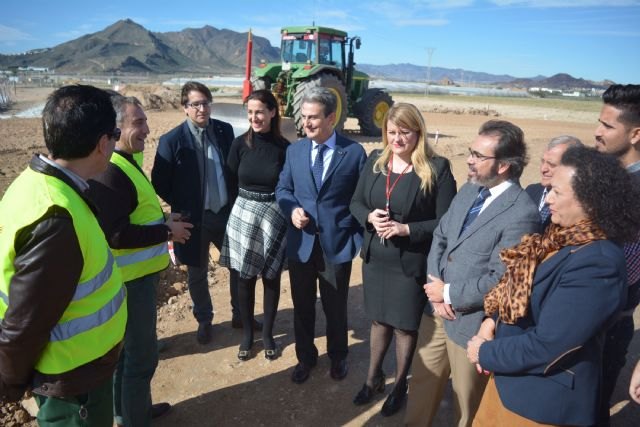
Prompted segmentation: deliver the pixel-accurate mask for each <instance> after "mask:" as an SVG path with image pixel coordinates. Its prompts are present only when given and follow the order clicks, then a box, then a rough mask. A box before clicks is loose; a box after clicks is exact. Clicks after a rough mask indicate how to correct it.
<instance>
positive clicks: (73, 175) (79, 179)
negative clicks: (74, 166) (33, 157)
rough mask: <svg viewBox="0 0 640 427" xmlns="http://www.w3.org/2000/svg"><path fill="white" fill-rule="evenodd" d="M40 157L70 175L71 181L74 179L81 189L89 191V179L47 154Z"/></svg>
mask: <svg viewBox="0 0 640 427" xmlns="http://www.w3.org/2000/svg"><path fill="white" fill-rule="evenodd" d="M38 157H40V160H42V161H43V162H45V163H46V164H48V165H51V166H53V167H54V168H56V169H58V170H59V171H61V172H62V173H64V174H65V175H66V176H68V177H69V179H71V181H73V183H74V184H75V185H77V186H78V188H79V189H80V191H83V192H84V191H87V190H88V189H89V184H87V181H85V180H84V179H83V178H82V177H80V175H78V174H77V173H75V172H72V171H71V170H69V169H67V168H65V167H64V166H60V165H59V164H57V163H56V162H54V161H53V160H51V159H50V158H48V157H47V156H44V155H42V154H39V155H38Z"/></svg>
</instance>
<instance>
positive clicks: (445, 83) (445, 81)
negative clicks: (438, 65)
mask: <svg viewBox="0 0 640 427" xmlns="http://www.w3.org/2000/svg"><path fill="white" fill-rule="evenodd" d="M438 84H439V85H440V86H453V85H455V84H456V83H455V82H454V81H453V80H451V79H450V78H449V77H446V76H445V77H443V78H441V79H440V81H439V82H438Z"/></svg>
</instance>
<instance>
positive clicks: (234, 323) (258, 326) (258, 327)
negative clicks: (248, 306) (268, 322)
mask: <svg viewBox="0 0 640 427" xmlns="http://www.w3.org/2000/svg"><path fill="white" fill-rule="evenodd" d="M231 327H232V328H233V329H242V319H240V318H239V317H232V318H231ZM253 330H254V331H262V322H260V321H259V320H257V319H253Z"/></svg>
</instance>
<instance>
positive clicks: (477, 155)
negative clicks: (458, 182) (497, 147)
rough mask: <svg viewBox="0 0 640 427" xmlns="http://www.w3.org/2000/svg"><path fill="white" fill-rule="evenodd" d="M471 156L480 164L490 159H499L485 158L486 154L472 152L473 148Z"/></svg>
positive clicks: (470, 151)
mask: <svg viewBox="0 0 640 427" xmlns="http://www.w3.org/2000/svg"><path fill="white" fill-rule="evenodd" d="M469 155H470V156H471V158H472V159H473V160H477V161H479V162H482V161H484V160H489V159H497V157H495V156H485V155H484V154H480V153H478V152H477V151H475V150H472V149H471V148H469Z"/></svg>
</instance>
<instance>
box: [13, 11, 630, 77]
mask: <svg viewBox="0 0 640 427" xmlns="http://www.w3.org/2000/svg"><path fill="white" fill-rule="evenodd" d="M1 10H2V14H1V15H0V53H4V54H6V53H17V52H22V51H25V50H28V49H34V48H40V47H51V46H55V45H56V44H59V43H62V42H65V41H68V40H72V39H74V38H77V37H80V36H81V35H84V34H87V33H93V32H96V31H100V30H102V29H104V28H105V27H107V26H108V25H110V24H112V23H114V22H115V21H117V20H119V19H124V18H130V19H132V20H134V21H136V22H138V23H139V24H141V25H143V26H144V27H146V28H147V29H149V30H151V31H159V32H164V31H179V30H182V29H184V28H200V27H203V26H204V25H211V26H213V27H216V28H228V29H231V30H234V31H241V32H244V31H247V30H248V29H249V28H252V29H253V32H254V33H255V34H256V35H259V36H263V37H266V38H268V39H269V40H271V43H272V44H274V45H279V36H280V33H279V30H280V27H282V26H286V25H307V24H311V23H312V22H313V21H315V23H316V24H317V25H326V26H332V27H336V28H340V29H344V30H347V31H348V32H349V33H350V34H352V35H359V36H361V37H362V48H361V49H360V51H359V52H357V56H356V62H361V63H369V64H390V63H405V62H409V63H413V64H416V65H423V66H424V65H427V63H428V59H427V58H428V54H427V52H428V50H429V49H434V50H433V51H432V52H433V53H432V57H431V65H432V66H434V67H436V66H440V67H447V68H462V69H466V70H471V71H484V72H488V73H492V74H510V75H512V76H516V77H533V76H536V75H539V74H542V75H545V76H551V75H553V74H556V73H560V72H566V73H569V74H571V75H573V76H574V77H582V78H586V79H590V80H603V79H611V80H613V81H616V82H618V83H636V84H638V83H640V24H639V22H640V0H609V1H593V0H582V1H580V0H483V1H480V0H441V1H438V0H370V1H352V0H315V1H313V0H312V1H304V0H272V1H265V0H262V1H253V0H247V1H242V0H239V1H222V2H220V1H211V2H176V1H175V0H174V1H165V0H137V1H126V2H125V1H122V0H110V1H106V2H99V3H97V2H96V3H95V4H94V3H93V2H87V1H75V0H72V1H64V0H60V1H51V0H49V1H42V0H35V1H34V0H32V1H28V2H25V3H22V2H21V1H16V0H10V1H9V2H6V3H5V4H3V6H2V9H1ZM454 77H457V76H454Z"/></svg>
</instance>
